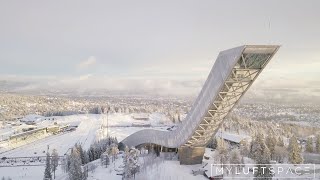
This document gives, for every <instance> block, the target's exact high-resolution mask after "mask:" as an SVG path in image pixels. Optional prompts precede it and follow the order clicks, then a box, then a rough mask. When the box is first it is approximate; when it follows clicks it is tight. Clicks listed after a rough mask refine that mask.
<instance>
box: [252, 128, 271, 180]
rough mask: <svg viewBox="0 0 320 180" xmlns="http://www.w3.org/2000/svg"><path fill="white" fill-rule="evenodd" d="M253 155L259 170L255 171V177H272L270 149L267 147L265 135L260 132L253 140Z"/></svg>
mask: <svg viewBox="0 0 320 180" xmlns="http://www.w3.org/2000/svg"><path fill="white" fill-rule="evenodd" d="M250 154H251V157H252V158H253V159H254V160H255V162H256V164H257V167H258V168H257V171H255V172H254V177H255V179H272V176H273V175H272V174H271V172H270V169H269V168H270V165H267V164H270V159H271V158H270V154H271V153H270V150H269V148H268V147H267V145H266V143H265V141H264V138H263V135H262V134H260V133H258V134H257V135H256V137H255V138H254V139H253V141H252V142H251V150H250Z"/></svg>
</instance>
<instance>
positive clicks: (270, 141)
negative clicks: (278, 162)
mask: <svg viewBox="0 0 320 180" xmlns="http://www.w3.org/2000/svg"><path fill="white" fill-rule="evenodd" d="M276 144H277V139H276V138H275V137H274V136H272V135H268V136H267V138H266V145H267V146H268V149H269V150H270V156H271V159H274V153H275V152H274V151H275V149H274V148H275V146H276Z"/></svg>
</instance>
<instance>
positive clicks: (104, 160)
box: [101, 152, 110, 168]
mask: <svg viewBox="0 0 320 180" xmlns="http://www.w3.org/2000/svg"><path fill="white" fill-rule="evenodd" d="M101 164H102V165H103V166H105V167H106V168H107V167H108V165H109V164H110V158H109V155H108V152H104V153H103V154H102V155H101Z"/></svg>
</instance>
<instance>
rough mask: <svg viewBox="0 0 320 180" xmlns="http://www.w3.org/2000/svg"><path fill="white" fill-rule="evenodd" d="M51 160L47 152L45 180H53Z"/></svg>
mask: <svg viewBox="0 0 320 180" xmlns="http://www.w3.org/2000/svg"><path fill="white" fill-rule="evenodd" d="M50 161H51V158H50V154H49V152H47V157H46V168H45V170H44V178H43V179H44V180H51V179H52V175H51V164H50Z"/></svg>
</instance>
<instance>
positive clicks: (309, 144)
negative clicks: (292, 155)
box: [306, 137, 313, 153]
mask: <svg viewBox="0 0 320 180" xmlns="http://www.w3.org/2000/svg"><path fill="white" fill-rule="evenodd" d="M306 151H307V152H309V153H312V152H313V140H312V137H309V138H308V140H307V145H306Z"/></svg>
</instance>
